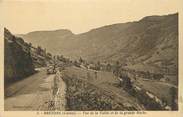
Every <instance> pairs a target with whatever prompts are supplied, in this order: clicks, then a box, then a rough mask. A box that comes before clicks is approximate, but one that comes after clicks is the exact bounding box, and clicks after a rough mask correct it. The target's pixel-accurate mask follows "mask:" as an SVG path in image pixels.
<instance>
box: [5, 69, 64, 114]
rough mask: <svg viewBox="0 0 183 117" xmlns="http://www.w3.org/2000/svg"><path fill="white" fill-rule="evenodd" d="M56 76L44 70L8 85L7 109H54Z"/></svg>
mask: <svg viewBox="0 0 183 117" xmlns="http://www.w3.org/2000/svg"><path fill="white" fill-rule="evenodd" d="M54 78H55V75H47V74H46V70H42V71H39V72H38V73H37V74H34V75H32V76H30V77H28V78H26V79H24V80H22V81H19V82H17V83H15V84H13V85H11V86H9V87H7V88H6V92H7V94H6V98H5V102H4V103H5V106H4V107H5V110H9V111H13V110H21V111H22V110H29V111H30V110H42V111H46V110H54V109H55V104H54V100H55V99H54V98H55V97H54V96H53V90H54ZM61 81H62V80H61ZM60 91H62V90H60ZM61 93H62V92H61Z"/></svg>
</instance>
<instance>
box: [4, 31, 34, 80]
mask: <svg viewBox="0 0 183 117" xmlns="http://www.w3.org/2000/svg"><path fill="white" fill-rule="evenodd" d="M22 43H24V42H23V39H21V38H18V37H15V36H14V35H12V34H11V33H10V32H9V31H8V30H7V29H4V45H5V49H4V79H5V83H9V82H12V81H15V80H19V79H22V78H24V77H26V76H29V75H31V74H33V73H34V72H35V70H34V65H33V61H32V58H31V55H30V50H29V49H28V47H27V48H24V47H23V46H22Z"/></svg>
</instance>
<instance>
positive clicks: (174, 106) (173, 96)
mask: <svg viewBox="0 0 183 117" xmlns="http://www.w3.org/2000/svg"><path fill="white" fill-rule="evenodd" d="M170 95H171V107H172V110H177V109H178V105H177V103H176V99H177V95H178V94H177V89H176V88H175V87H171V88H170Z"/></svg>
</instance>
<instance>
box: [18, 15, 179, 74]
mask: <svg viewBox="0 0 183 117" xmlns="http://www.w3.org/2000/svg"><path fill="white" fill-rule="evenodd" d="M21 37H23V38H24V39H25V41H28V42H31V43H33V44H34V45H40V46H42V47H44V48H46V49H47V50H48V51H50V52H51V53H54V54H62V55H65V56H69V57H72V58H78V57H80V56H81V57H82V58H85V59H87V60H94V61H98V60H100V61H103V60H104V61H110V62H113V61H116V60H118V61H120V62H121V63H127V65H128V67H129V68H135V67H137V68H138V69H145V70H147V67H145V66H148V70H152V71H154V70H155V71H159V70H169V72H170V73H172V74H173V73H175V74H177V59H178V54H177V53H178V14H171V15H165V16H148V17H145V18H143V19H141V20H140V21H136V22H128V23H119V24H113V25H107V26H104V27H100V28H96V29H92V30H90V31H88V32H86V33H82V34H73V33H72V32H71V31H69V30H56V31H35V32H30V33H28V34H24V35H21ZM149 66H150V67H149ZM151 68H152V69H151Z"/></svg>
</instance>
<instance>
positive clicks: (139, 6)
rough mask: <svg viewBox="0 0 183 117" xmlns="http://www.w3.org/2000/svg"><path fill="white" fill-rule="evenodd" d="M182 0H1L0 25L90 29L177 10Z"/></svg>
mask: <svg viewBox="0 0 183 117" xmlns="http://www.w3.org/2000/svg"><path fill="white" fill-rule="evenodd" d="M178 1H181V0H0V23H1V24H0V26H1V28H2V27H7V28H8V29H9V30H10V31H11V32H12V33H14V34H24V33H28V32H31V31H37V30H56V29H69V30H71V31H72V32H73V33H76V34H78V33H83V32H87V31H89V30H91V29H93V28H97V27H101V26H104V25H109V24H115V23H124V22H129V21H137V20H140V19H141V18H143V17H145V16H150V15H167V14H172V13H176V12H178V6H179V5H180V3H179V2H178Z"/></svg>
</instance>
